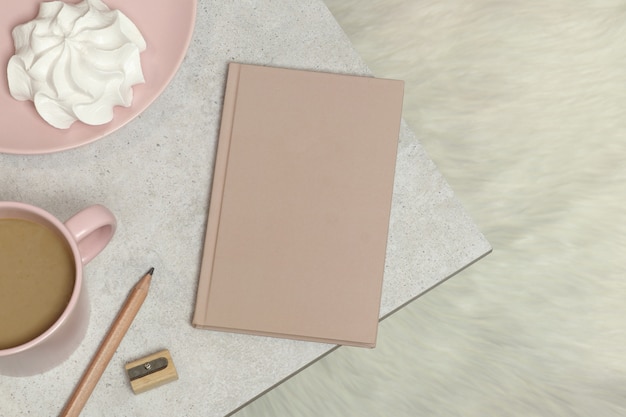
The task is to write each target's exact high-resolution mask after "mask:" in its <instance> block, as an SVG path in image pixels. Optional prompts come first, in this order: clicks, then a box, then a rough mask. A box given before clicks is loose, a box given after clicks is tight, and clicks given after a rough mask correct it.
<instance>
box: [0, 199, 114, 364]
mask: <svg viewBox="0 0 626 417" xmlns="http://www.w3.org/2000/svg"><path fill="white" fill-rule="evenodd" d="M16 218H17V219H24V220H30V221H32V222H35V223H39V224H41V225H43V226H46V227H48V228H49V229H51V230H53V231H55V232H56V233H57V235H58V236H60V237H62V238H63V239H64V240H65V241H66V242H67V244H68V246H69V248H70V249H71V252H72V256H73V258H74V264H75V268H74V269H75V271H76V272H75V277H74V289H73V291H72V295H71V297H70V300H69V302H68V304H67V306H66V307H65V310H64V311H63V313H62V314H61V316H60V317H59V318H58V319H57V320H56V322H54V324H53V325H52V326H50V327H49V328H48V329H47V330H46V331H44V332H43V333H41V334H40V335H39V336H37V337H35V338H34V339H32V340H30V341H28V342H26V343H23V344H21V345H18V346H15V347H11V348H7V349H0V374H3V375H10V376H29V375H35V374H39V373H42V372H45V371H47V370H49V369H52V368H53V367H55V366H57V365H59V364H61V362H63V361H64V360H66V359H67V358H68V357H69V356H70V355H71V354H72V352H74V350H75V349H76V348H77V347H78V345H79V344H80V342H81V341H82V340H83V338H84V336H85V333H86V331H87V323H88V322H89V302H88V298H87V291H86V289H85V285H84V282H83V265H86V264H87V263H88V262H89V261H91V260H92V259H93V258H94V257H95V256H96V255H97V254H98V253H100V251H102V249H104V247H105V246H106V245H107V244H108V243H109V241H110V240H111V237H113V233H114V232H115V227H116V225H117V222H116V221H115V217H114V216H113V214H112V213H111V212H110V211H109V210H108V209H107V208H106V207H104V206H101V205H93V206H89V207H87V208H85V209H84V210H82V211H80V212H78V213H76V214H75V215H74V216H72V217H71V218H70V219H69V220H67V221H66V222H65V223H62V222H61V221H59V220H58V219H57V218H56V217H54V216H53V215H51V214H50V213H48V212H46V211H45V210H42V209H40V208H38V207H34V206H31V205H29V204H24V203H17V202H8V201H0V219H16ZM0 268H1V266H0ZM0 273H2V271H1V270H0ZM5 319H8V320H19V317H18V318H11V317H9V318H5V317H3V318H2V320H5Z"/></svg>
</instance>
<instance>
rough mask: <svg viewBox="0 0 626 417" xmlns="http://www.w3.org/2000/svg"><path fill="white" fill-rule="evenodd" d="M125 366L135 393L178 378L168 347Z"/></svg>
mask: <svg viewBox="0 0 626 417" xmlns="http://www.w3.org/2000/svg"><path fill="white" fill-rule="evenodd" d="M125 368H126V373H127V374H128V378H129V379H130V387H131V388H132V389H133V392H134V393H135V394H141V393H142V392H145V391H148V390H150V389H152V388H156V387H160V386H161V385H164V384H167V383H168V382H172V381H176V380H177V379H178V373H177V372H176V368H175V367H174V362H173V361H172V356H171V355H170V352H169V351H168V350H167V349H165V350H162V351H160V352H156V353H154V354H152V355H149V356H146V357H144V358H141V359H137V360H136V361H133V362H130V363H127V364H126V366H125Z"/></svg>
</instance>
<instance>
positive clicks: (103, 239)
mask: <svg viewBox="0 0 626 417" xmlns="http://www.w3.org/2000/svg"><path fill="white" fill-rule="evenodd" d="M116 226H117V221H116V220H115V216H113V213H111V212H110V211H109V209H108V208H106V207H104V206H102V205H100V204H95V205H93V206H89V207H87V208H85V209H83V210H81V211H79V212H78V213H76V214H75V215H73V216H72V217H70V218H69V219H68V220H67V221H66V222H65V227H67V229H68V230H69V231H70V233H71V234H72V236H74V239H75V240H76V243H77V244H78V251H79V252H80V256H81V260H82V262H83V265H86V264H87V263H89V261H91V260H92V259H93V258H95V256H96V255H97V254H99V253H100V252H101V251H102V249H104V247H105V246H106V245H107V244H108V243H109V241H110V240H111V238H112V237H113V233H115V228H116Z"/></svg>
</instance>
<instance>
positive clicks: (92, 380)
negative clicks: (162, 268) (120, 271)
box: [61, 268, 154, 417]
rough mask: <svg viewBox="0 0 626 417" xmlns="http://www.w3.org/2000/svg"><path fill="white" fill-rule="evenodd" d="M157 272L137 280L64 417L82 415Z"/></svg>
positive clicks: (152, 269) (64, 410) (70, 401)
mask: <svg viewBox="0 0 626 417" xmlns="http://www.w3.org/2000/svg"><path fill="white" fill-rule="evenodd" d="M153 272H154V268H150V271H148V273H146V275H144V276H143V277H142V278H141V279H140V280H139V281H138V282H137V284H135V287H134V288H133V289H132V291H131V292H130V294H129V295H128V298H127V299H126V302H125V303H124V305H123V306H122V309H121V310H120V312H119V313H118V315H117V317H116V318H115V321H114V322H113V324H112V325H111V328H110V329H109V332H108V333H107V335H106V337H105V338H104V340H103V341H102V343H101V344H100V347H99V348H98V351H97V352H96V354H95V355H94V357H93V359H92V360H91V363H90V364H89V367H88V368H87V370H86V371H85V373H84V374H83V377H82V378H81V380H80V382H79V383H78V385H77V386H76V388H75V389H74V393H73V394H72V396H71V397H70V399H69V400H68V402H67V404H66V405H65V408H64V409H63V411H62V412H61V416H62V417H74V416H78V415H79V414H80V412H81V410H82V409H83V407H84V406H85V404H86V403H87V400H88V399H89V396H90V395H91V393H92V392H93V390H94V388H95V387H96V385H97V384H98V381H99V380H100V377H101V376H102V374H103V373H104V370H105V369H106V367H107V365H108V364H109V361H110V360H111V358H112V357H113V354H114V353H115V350H116V349H117V348H118V346H119V344H120V342H121V341H122V339H123V338H124V335H125V334H126V331H127V330H128V328H129V327H130V325H131V323H132V322H133V319H134V318H135V316H136V315H137V312H138V311H139V309H140V308H141V305H142V304H143V302H144V300H145V299H146V296H147V295H148V288H149V287H150V281H151V279H152V273H153Z"/></svg>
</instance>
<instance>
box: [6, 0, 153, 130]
mask: <svg viewBox="0 0 626 417" xmlns="http://www.w3.org/2000/svg"><path fill="white" fill-rule="evenodd" d="M12 35H13V41H14V44H15V55H13V56H12V57H11V59H10V60H9V64H8V67H7V78H8V82H9V91H10V93H11V95H12V96H13V97H14V98H15V99H17V100H32V101H33V103H34V104H35V108H36V110H37V112H38V113H39V115H40V116H41V117H42V118H43V119H44V120H45V121H46V122H48V123H49V124H51V125H52V126H54V127H56V128H59V129H67V128H69V127H70V126H71V125H72V123H74V122H75V121H76V120H80V121H82V122H83V123H86V124H89V125H101V124H104V123H108V122H110V121H111V120H112V119H113V108H114V107H115V106H124V107H129V106H130V105H131V103H132V100H133V90H132V87H133V85H135V84H139V83H143V82H144V81H145V80H144V76H143V71H142V69H141V61H140V57H139V55H140V53H141V52H143V51H144V50H145V49H146V42H145V40H144V38H143V36H142V35H141V33H140V32H139V29H137V27H136V26H135V24H134V23H133V22H131V21H130V19H129V18H128V17H126V15H124V14H123V13H122V12H120V11H119V10H110V9H109V7H108V6H107V5H106V4H104V3H103V2H102V1H101V0H84V1H81V2H80V3H76V4H69V3H64V2H62V1H50V2H44V3H41V5H40V8H39V14H38V15H37V17H36V18H35V19H34V20H31V21H30V22H27V23H24V24H21V25H18V26H16V27H15V28H14V29H13V32H12Z"/></svg>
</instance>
